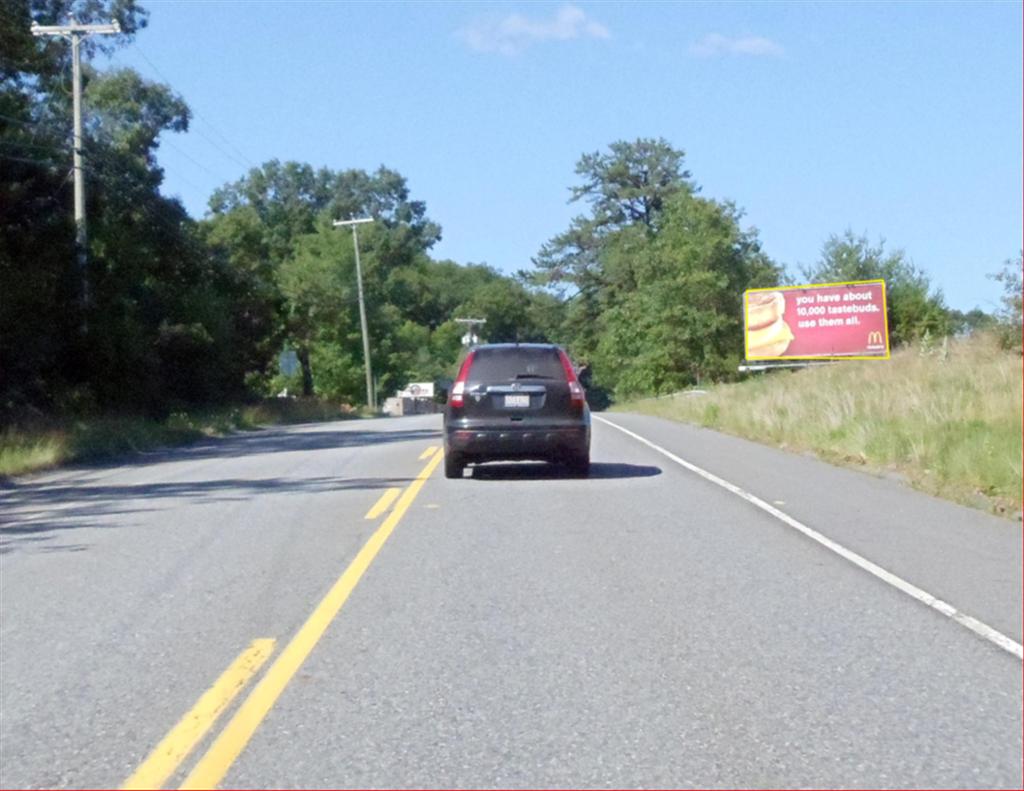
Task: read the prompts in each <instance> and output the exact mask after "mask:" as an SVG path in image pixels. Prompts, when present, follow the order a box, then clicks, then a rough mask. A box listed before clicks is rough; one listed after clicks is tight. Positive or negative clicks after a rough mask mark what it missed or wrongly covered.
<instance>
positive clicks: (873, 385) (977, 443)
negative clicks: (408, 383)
mask: <svg viewBox="0 0 1024 791" xmlns="http://www.w3.org/2000/svg"><path fill="white" fill-rule="evenodd" d="M1021 402H1022V370H1021V356H1020V354H1019V353H1012V352H1007V351H1005V350H1003V349H1001V348H1000V347H999V345H998V343H997V342H996V340H995V339H994V338H993V337H991V336H984V335H983V336H977V337H972V338H969V339H958V340H948V341H944V342H942V343H940V344H933V345H920V346H917V347H915V348H907V349H903V350H900V351H898V352H896V353H894V354H893V357H892V359H891V360H889V361H848V362H839V363H835V364H832V365H825V366H820V367H813V368H807V369H803V370H794V371H786V370H782V371H773V372H770V373H768V374H764V375H756V376H753V377H751V378H750V379H748V380H746V381H743V382H739V383H737V384H729V385H721V386H717V387H713V388H711V389H710V390H709V391H708V392H707V393H706V394H705V395H686V394H677V395H676V396H673V397H669V398H660V399H646V400H642V401H636V402H632V403H628V404H621V405H619V406H618V407H616V408H617V409H623V410H630V411H638V412H644V413H647V414H652V415H660V416H662V417H668V418H673V419H676V420H682V421H686V422H690V423H695V424H698V425H702V426H707V427H709V428H715V429H719V430H722V431H726V432H728V433H731V434H736V435H739V436H743V437H748V438H750V439H754V440H757V441H760V442H765V443H769V444H773V445H777V446H779V447H781V448H788V449H791V450H799V451H813V452H814V453H815V454H817V455H819V456H820V457H822V458H824V459H826V460H828V461H832V462H836V463H841V464H849V465H854V466H860V467H864V468H866V469H869V470H871V471H875V472H890V473H896V474H897V475H899V476H902V477H903V478H904V479H906V480H907V481H908V482H909V483H910V484H911V485H913V486H915V487H917V488H919V489H922V490H923V491H926V492H929V493H931V494H935V495H938V496H941V497H945V498H948V499H951V500H955V501H957V502H960V503H964V504H967V505H972V506H975V507H980V508H986V509H989V510H992V511H995V512H997V513H1009V512H1018V511H1020V509H1021V473H1022V462H1021V457H1022V447H1021V432H1022V425H1021Z"/></svg>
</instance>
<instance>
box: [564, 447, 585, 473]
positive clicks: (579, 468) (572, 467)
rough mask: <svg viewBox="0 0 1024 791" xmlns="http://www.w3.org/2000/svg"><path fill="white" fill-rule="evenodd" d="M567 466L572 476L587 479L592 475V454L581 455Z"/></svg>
mask: <svg viewBox="0 0 1024 791" xmlns="http://www.w3.org/2000/svg"><path fill="white" fill-rule="evenodd" d="M565 466H566V469H568V470H569V473H570V474H571V475H573V476H575V477H577V478H586V477H587V476H588V475H590V454H589V453H581V454H580V455H579V456H573V457H572V458H570V459H569V460H568V461H567V462H566V464H565Z"/></svg>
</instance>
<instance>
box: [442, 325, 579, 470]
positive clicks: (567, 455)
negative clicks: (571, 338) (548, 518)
mask: <svg viewBox="0 0 1024 791" xmlns="http://www.w3.org/2000/svg"><path fill="white" fill-rule="evenodd" d="M528 459H529V460H540V461H548V462H552V463H555V464H560V465H562V466H564V467H565V468H566V469H567V470H569V471H570V472H571V473H573V474H575V475H581V476H585V475H587V474H588V473H589V472H590V407H588V406H587V399H586V394H585V393H584V391H583V387H582V385H581V384H580V382H579V379H578V378H577V376H576V371H575V369H574V368H573V365H572V362H571V361H570V360H569V356H568V355H567V354H566V353H565V351H564V350H563V349H561V348H560V347H558V346H554V345H552V344H540V343H516V344H511V343H496V344H486V345H483V346H477V347H475V348H474V349H472V350H471V351H470V352H469V355H468V356H467V357H466V359H465V360H464V361H463V363H462V366H461V368H460V369H459V374H458V376H457V377H456V379H455V382H454V383H453V384H452V386H451V390H450V392H449V394H448V399H447V405H446V406H445V410H444V474H445V477H447V478H461V477H462V471H463V469H464V468H465V466H466V465H467V464H479V463H482V462H488V461H506V460H528Z"/></svg>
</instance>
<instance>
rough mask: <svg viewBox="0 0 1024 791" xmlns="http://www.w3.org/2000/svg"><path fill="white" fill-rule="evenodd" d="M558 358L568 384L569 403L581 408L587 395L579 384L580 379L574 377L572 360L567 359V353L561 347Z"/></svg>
mask: <svg viewBox="0 0 1024 791" xmlns="http://www.w3.org/2000/svg"><path fill="white" fill-rule="evenodd" d="M558 359H560V360H561V361H562V369H563V370H564V371H565V380H566V382H568V384H569V403H570V404H572V406H574V407H579V408H580V409H583V405H584V404H585V403H586V401H587V397H586V395H585V394H584V393H583V386H582V385H581V384H580V380H579V379H577V378H576V371H574V370H573V367H572V362H571V361H570V360H569V355H568V354H566V353H565V352H564V351H563V350H562V349H559V350H558Z"/></svg>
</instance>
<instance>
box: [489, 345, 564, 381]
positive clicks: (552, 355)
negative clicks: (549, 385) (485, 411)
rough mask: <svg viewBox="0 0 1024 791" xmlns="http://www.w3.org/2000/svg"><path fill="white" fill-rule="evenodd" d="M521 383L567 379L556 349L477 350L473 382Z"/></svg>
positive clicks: (513, 348) (511, 348) (520, 347)
mask: <svg viewBox="0 0 1024 791" xmlns="http://www.w3.org/2000/svg"><path fill="white" fill-rule="evenodd" d="M517 379H557V380H564V379H565V371H564V370H563V369H562V361H561V360H560V359H559V357H558V351H557V350H555V349H553V348H547V349H531V348H529V347H522V346H518V347H510V348H508V349H477V350H476V354H475V355H474V356H473V365H472V366H471V367H470V369H469V381H470V382H511V381H515V380H517Z"/></svg>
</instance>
